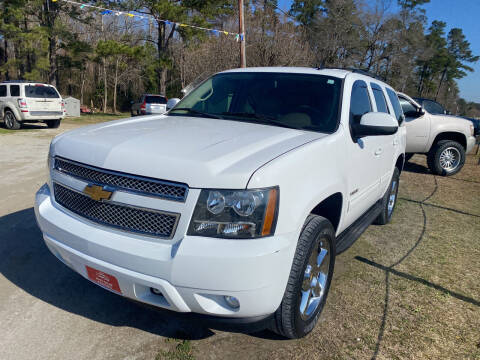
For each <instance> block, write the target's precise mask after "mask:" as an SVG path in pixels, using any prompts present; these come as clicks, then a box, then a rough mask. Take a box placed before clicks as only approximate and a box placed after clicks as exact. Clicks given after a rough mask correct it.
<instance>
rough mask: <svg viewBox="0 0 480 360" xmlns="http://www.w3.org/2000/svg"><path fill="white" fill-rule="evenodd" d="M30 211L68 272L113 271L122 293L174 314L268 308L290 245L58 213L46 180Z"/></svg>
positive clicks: (274, 302) (276, 298) (282, 282)
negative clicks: (159, 235) (122, 228)
mask: <svg viewBox="0 0 480 360" xmlns="http://www.w3.org/2000/svg"><path fill="white" fill-rule="evenodd" d="M35 214H36V218H37V222H38V224H39V226H40V229H41V230H42V232H43V237H44V240H45V243H46V245H47V247H48V248H49V249H50V251H51V252H52V253H53V254H54V255H55V256H56V257H57V258H59V259H60V260H61V261H62V262H63V263H65V264H66V265H67V266H69V267H70V268H72V269H73V270H74V271H76V272H78V273H79V274H81V275H82V276H84V277H85V278H87V279H88V274H87V270H86V266H89V267H91V268H94V269H96V270H99V271H102V272H104V273H106V274H109V275H113V276H114V277H115V278H116V279H117V280H118V283H119V287H120V290H121V294H122V295H123V296H125V297H128V298H130V299H133V300H136V301H140V302H144V303H147V304H150V305H154V306H157V307H161V308H165V309H169V310H173V311H177V312H194V313H198V314H205V315H213V316H220V317H225V318H253V317H262V316H267V315H269V314H271V313H273V312H275V310H276V309H277V308H278V306H279V305H280V302H281V300H282V297H283V293H284V291H285V287H286V283H287V280H288V276H289V272H290V267H291V262H292V259H293V254H294V251H295V243H296V242H294V241H291V237H290V236H275V237H269V238H264V239H252V240H228V239H212V238H203V237H192V236H183V238H182V239H180V241H178V242H174V243H172V242H161V241H153V240H151V239H150V240H143V239H141V238H139V237H138V236H136V235H132V234H127V233H122V232H119V231H117V230H112V229H110V228H108V227H104V226H100V225H98V224H93V223H89V222H86V221H83V220H82V219H81V218H77V217H76V216H73V215H71V214H70V213H68V212H66V211H63V209H62V208H61V207H60V206H59V205H57V204H56V203H55V202H54V200H52V197H51V196H50V190H49V187H48V186H47V185H44V186H43V187H42V188H41V189H40V190H39V191H38V192H37V195H36V201H35ZM151 288H155V289H158V290H160V292H161V295H157V294H154V293H152V292H151ZM225 295H228V296H234V297H236V298H237V299H238V300H239V302H240V307H239V308H238V309H233V308H231V307H230V306H229V305H228V304H227V303H226V301H225V299H224V296H225Z"/></svg>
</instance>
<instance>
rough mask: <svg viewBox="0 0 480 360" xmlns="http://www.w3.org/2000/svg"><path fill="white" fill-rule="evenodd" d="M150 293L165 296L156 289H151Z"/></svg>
mask: <svg viewBox="0 0 480 360" xmlns="http://www.w3.org/2000/svg"><path fill="white" fill-rule="evenodd" d="M150 291H151V292H152V293H154V294H155V295H163V294H162V292H161V291H160V290H158V289H156V288H152V287H151V288H150Z"/></svg>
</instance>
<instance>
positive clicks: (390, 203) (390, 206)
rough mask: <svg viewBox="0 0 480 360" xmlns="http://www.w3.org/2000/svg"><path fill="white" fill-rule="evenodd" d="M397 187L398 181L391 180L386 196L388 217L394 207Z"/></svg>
mask: <svg viewBox="0 0 480 360" xmlns="http://www.w3.org/2000/svg"><path fill="white" fill-rule="evenodd" d="M397 187H398V182H397V181H396V180H393V181H392V187H391V188H390V195H389V196H388V206H387V209H388V210H387V211H388V217H389V218H390V216H392V212H393V208H394V207H395V202H396V201H397Z"/></svg>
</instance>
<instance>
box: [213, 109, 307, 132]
mask: <svg viewBox="0 0 480 360" xmlns="http://www.w3.org/2000/svg"><path fill="white" fill-rule="evenodd" d="M222 115H230V116H240V117H245V118H249V119H256V120H260V121H251V122H253V123H261V124H264V125H275V126H280V127H284V128H287V129H295V130H303V128H300V127H296V126H292V125H287V124H285V123H283V122H281V121H278V120H277V119H276V118H275V117H273V116H270V115H265V114H255V113H248V112H223V113H222Z"/></svg>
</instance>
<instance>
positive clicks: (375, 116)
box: [352, 112, 398, 138]
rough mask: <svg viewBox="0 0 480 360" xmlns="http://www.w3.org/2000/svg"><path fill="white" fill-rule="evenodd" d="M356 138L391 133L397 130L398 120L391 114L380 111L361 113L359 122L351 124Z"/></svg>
mask: <svg viewBox="0 0 480 360" xmlns="http://www.w3.org/2000/svg"><path fill="white" fill-rule="evenodd" d="M352 130H353V135H354V137H356V138H361V137H365V136H381V135H393V134H395V133H396V132H397V131H398V122H397V119H395V118H394V117H393V116H392V115H390V114H386V113H381V112H369V113H366V114H363V116H362V118H361V119H360V124H353V125H352Z"/></svg>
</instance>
